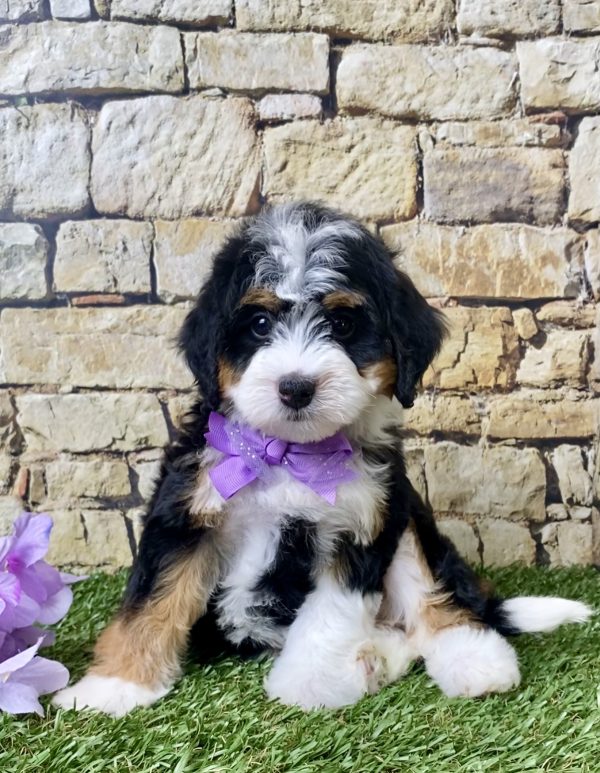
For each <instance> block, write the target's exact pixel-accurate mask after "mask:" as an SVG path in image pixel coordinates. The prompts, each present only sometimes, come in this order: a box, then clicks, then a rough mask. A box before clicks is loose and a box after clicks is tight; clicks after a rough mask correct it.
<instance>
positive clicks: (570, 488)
mask: <svg viewBox="0 0 600 773" xmlns="http://www.w3.org/2000/svg"><path fill="white" fill-rule="evenodd" d="M552 466H553V467H554V469H555V471H556V476H557V478H558V486H559V488H560V494H561V497H562V501H563V502H564V503H565V504H566V505H587V506H589V505H591V504H592V499H593V490H592V478H591V476H590V474H589V472H588V471H587V469H586V467H585V464H584V458H583V454H582V452H581V448H580V447H579V446H570V445H560V446H557V447H556V448H555V449H554V451H553V452H552Z"/></svg>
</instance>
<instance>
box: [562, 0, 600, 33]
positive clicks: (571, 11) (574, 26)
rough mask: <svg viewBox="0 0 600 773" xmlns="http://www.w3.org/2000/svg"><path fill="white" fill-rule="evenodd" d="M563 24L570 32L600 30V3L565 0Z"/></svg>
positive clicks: (595, 0)
mask: <svg viewBox="0 0 600 773" xmlns="http://www.w3.org/2000/svg"><path fill="white" fill-rule="evenodd" d="M563 26H564V28H565V30H568V31H569V32H600V3H598V1H597V0H563Z"/></svg>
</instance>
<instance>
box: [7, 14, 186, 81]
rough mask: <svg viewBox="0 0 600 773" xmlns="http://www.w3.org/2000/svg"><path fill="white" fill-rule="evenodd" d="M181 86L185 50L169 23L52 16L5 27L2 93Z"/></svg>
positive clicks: (176, 32)
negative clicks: (74, 19) (78, 20)
mask: <svg viewBox="0 0 600 773" xmlns="http://www.w3.org/2000/svg"><path fill="white" fill-rule="evenodd" d="M132 52H135V55H132ZM182 89H183V53H182V50H181V44H180V40H179V33H178V31H177V30H175V29H172V28H170V27H143V26H141V25H139V24H127V23H125V22H114V21H113V22H104V21H95V22H90V23H88V24H78V23H76V22H73V23H72V22H55V21H47V22H42V23H41V24H25V25H21V26H14V27H9V28H6V29H5V30H3V38H2V45H1V46H0V94H7V95H16V94H48V93H54V92H66V93H68V94H73V95H86V94H88V95H94V96H95V95H101V94H120V93H128V92H140V91H181V90H182Z"/></svg>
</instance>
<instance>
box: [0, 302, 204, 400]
mask: <svg viewBox="0 0 600 773" xmlns="http://www.w3.org/2000/svg"><path fill="white" fill-rule="evenodd" d="M185 313H186V309H185V308H181V307H167V306H158V305H157V306H127V307H120V308H119V307H118V306H117V307H110V306H105V307H89V308H80V309H70V308H55V309H5V310H4V312H3V313H2V316H0V335H1V336H2V339H3V344H4V345H3V349H2V353H1V355H0V379H1V378H4V379H5V380H6V381H7V382H8V383H22V384H59V385H60V384H69V385H70V386H80V387H94V386H100V387H105V388H116V389H129V388H132V387H133V388H136V387H154V388H161V387H162V388H175V389H177V388H180V389H185V388H187V387H189V386H190V385H191V383H192V378H191V374H190V373H189V371H188V369H187V366H186V365H185V364H184V361H183V358H182V357H181V356H180V355H179V354H178V352H177V351H176V347H175V343H174V337H175V336H176V334H177V333H178V331H179V328H180V327H181V325H182V324H183V320H184V317H185Z"/></svg>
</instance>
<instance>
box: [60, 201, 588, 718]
mask: <svg viewBox="0 0 600 773" xmlns="http://www.w3.org/2000/svg"><path fill="white" fill-rule="evenodd" d="M444 333H445V329H444V322H443V318H442V316H441V314H440V313H439V312H437V311H435V310H434V309H432V308H431V307H430V306H429V305H428V304H427V303H426V301H425V300H424V299H423V298H422V297H421V295H419V293H418V292H417V290H416V289H415V287H414V286H413V284H412V282H411V281H410V280H409V279H408V277H406V276H405V275H404V274H402V273H400V272H399V271H398V270H397V269H396V268H395V267H394V264H393V262H392V257H391V255H390V253H389V252H388V250H387V249H386V247H385V246H384V245H383V243H382V242H381V241H380V240H379V239H378V238H377V237H375V236H373V235H372V234H371V233H370V232H369V231H368V230H367V229H365V228H364V227H363V226H361V225H360V224H359V223H357V222H356V221H354V220H352V219H350V218H348V217H345V216H342V215H340V214H339V213H337V212H334V211H332V210H330V209H326V208H324V207H321V206H318V205H315V204H310V203H301V204H295V205H286V206H281V207H275V208H272V209H270V210H267V211H265V212H263V214H261V215H259V216H257V217H256V218H254V219H253V220H251V221H248V222H246V223H245V224H244V225H243V226H241V228H240V229H239V231H238V233H237V234H236V235H235V236H233V237H232V238H230V239H229V240H228V241H227V242H226V244H225V245H224V246H223V248H222V250H221V251H220V253H219V254H218V255H217V256H216V258H215V261H214V268H213V270H212V273H211V275H210V277H209V279H208V281H207V282H206V284H205V286H204V288H203V290H202V291H201V293H200V296H199V298H198V301H197V303H196V305H195V307H194V308H193V310H192V311H191V312H190V314H189V315H188V317H187V320H186V322H185V324H184V327H183V330H182V331H181V335H180V339H179V340H180V345H181V349H182V351H183V353H184V354H185V357H186V358H187V362H188V364H189V367H190V368H191V370H192V372H193V374H194V376H195V379H196V382H197V386H198V390H199V395H198V401H197V403H196V405H195V407H194V408H193V410H192V411H191V414H190V415H189V416H188V419H187V422H186V424H185V426H184V428H183V429H182V430H181V431H180V435H179V438H178V439H177V441H176V442H175V443H173V444H172V445H170V446H169V447H167V449H166V450H165V454H164V460H163V464H162V470H161V474H160V478H159V480H158V482H157V484H156V489H155V493H154V496H153V498H152V501H151V503H150V506H149V510H148V514H147V517H146V521H145V528H144V532H143V535H142V538H141V543H140V547H139V554H138V556H137V558H136V560H135V564H134V567H133V570H132V573H131V577H130V580H129V585H128V587H127V591H126V594H125V599H124V601H123V604H122V607H121V609H120V611H119V612H118V614H117V616H116V618H115V619H114V620H113V622H112V623H111V624H110V625H109V626H108V628H106V630H105V631H104V632H103V633H102V635H101V636H100V638H99V640H98V643H97V645H96V648H95V655H94V663H93V665H92V667H91V668H90V670H89V673H88V674H87V675H86V676H84V677H83V679H81V681H80V682H78V683H77V684H75V685H74V686H73V687H69V688H67V689H65V690H63V691H62V692H60V693H59V694H58V695H57V696H56V698H55V701H54V702H55V704H56V705H58V706H61V707H64V708H70V707H73V706H74V705H75V707H76V708H78V709H81V708H85V707H89V708H93V709H98V710H101V711H104V712H107V713H108V714H112V715H114V716H121V715H123V714H125V713H126V712H128V711H131V710H132V709H133V708H135V707H136V706H148V705H149V704H151V703H153V702H154V701H156V700H157V699H159V698H161V697H162V696H164V695H166V694H167V693H168V692H169V690H170V689H171V687H172V686H173V684H174V682H175V680H176V679H177V678H178V676H179V675H180V673H181V661H182V658H183V657H184V656H185V654H186V649H187V646H188V641H189V638H190V637H189V635H190V631H191V629H192V628H194V629H195V632H196V634H197V635H199V636H200V637H204V638H205V639H206V641H208V640H215V637H216V636H217V634H218V635H220V637H221V638H222V640H223V641H224V642H227V643H228V644H229V645H230V646H232V647H233V648H235V649H236V650H238V651H240V652H242V653H247V652H258V651H261V650H267V651H272V652H274V653H275V660H274V664H273V666H272V668H271V670H270V673H269V674H268V676H267V678H266V683H265V687H266V691H267V695H268V696H269V697H270V698H275V699H278V700H280V701H281V702H283V703H285V704H295V705H298V706H302V707H303V708H305V709H311V708H316V707H339V706H344V705H347V704H352V703H354V702H355V701H358V700H359V699H360V698H361V697H363V696H364V695H366V694H367V693H374V692H376V691H377V690H379V689H380V688H381V687H382V686H383V685H385V684H388V683H390V682H393V681H394V680H396V679H398V678H399V677H401V676H402V675H403V674H404V673H405V672H406V671H407V669H408V667H409V665H410V663H411V662H412V661H413V660H415V659H417V658H422V659H423V660H424V662H425V668H426V670H427V673H428V674H429V676H430V677H431V678H432V679H433V680H434V681H435V682H436V683H437V684H438V685H439V686H440V688H441V689H442V690H443V692H444V693H446V695H450V696H478V695H483V694H485V693H489V692H501V691H505V690H510V689H511V688H513V687H515V685H517V684H518V683H519V680H520V675H519V666H518V663H517V657H516V653H515V651H514V650H513V648H512V647H511V646H510V644H509V643H508V642H507V640H506V639H505V638H504V637H505V636H508V635H512V634H517V633H519V632H522V631H549V630H551V629H553V628H555V627H556V626H558V625H560V624H561V623H565V622H581V621H583V620H585V619H587V618H588V616H589V614H590V609H589V608H588V607H586V606H585V605H584V604H582V603H579V602H576V601H569V600H566V599H559V598H538V597H527V598H525V597H523V598H513V599H508V600H503V599H501V598H497V597H496V596H494V595H493V594H491V593H490V591H489V589H488V588H486V586H485V584H484V583H482V582H481V581H480V579H479V578H478V577H477V576H476V575H475V573H474V572H473V571H472V570H471V569H470V568H469V567H468V566H467V565H466V563H465V562H464V561H463V560H462V559H461V558H460V556H459V555H458V553H457V551H456V549H455V548H454V546H453V545H452V544H451V543H450V542H449V540H448V539H446V538H445V537H444V536H442V535H441V534H440V533H439V531H438V530H437V528H436V525H435V523H434V519H433V516H432V513H431V510H430V508H429V507H428V506H427V505H426V504H424V503H423V502H422V501H421V499H420V497H419V495H418V494H417V493H416V492H415V490H414V488H413V487H412V485H411V483H410V482H409V480H408V478H407V476H406V469H405V464H404V461H403V456H402V446H401V441H400V432H399V426H400V422H399V418H400V417H399V414H400V413H401V410H400V405H401V406H403V407H404V408H410V406H411V405H412V404H413V400H414V398H415V390H416V388H417V386H418V383H419V381H420V379H421V376H422V375H423V373H424V371H425V369H426V368H427V366H428V365H429V363H430V362H431V361H432V359H433V357H434V356H435V354H436V353H437V351H438V350H439V348H440V345H441V343H442V340H443V338H444ZM394 397H395V398H397V401H396V400H394ZM398 403H399V404H400V405H398Z"/></svg>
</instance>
